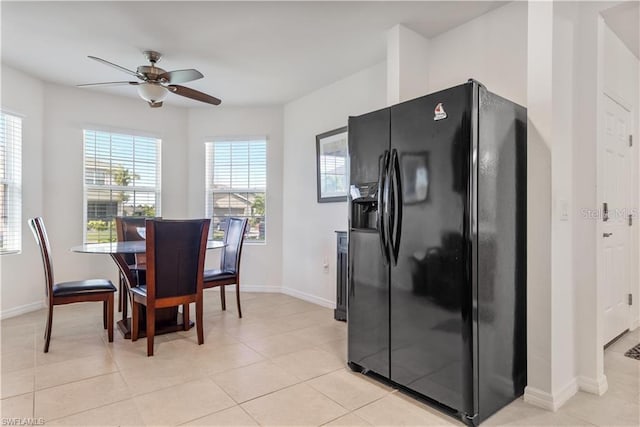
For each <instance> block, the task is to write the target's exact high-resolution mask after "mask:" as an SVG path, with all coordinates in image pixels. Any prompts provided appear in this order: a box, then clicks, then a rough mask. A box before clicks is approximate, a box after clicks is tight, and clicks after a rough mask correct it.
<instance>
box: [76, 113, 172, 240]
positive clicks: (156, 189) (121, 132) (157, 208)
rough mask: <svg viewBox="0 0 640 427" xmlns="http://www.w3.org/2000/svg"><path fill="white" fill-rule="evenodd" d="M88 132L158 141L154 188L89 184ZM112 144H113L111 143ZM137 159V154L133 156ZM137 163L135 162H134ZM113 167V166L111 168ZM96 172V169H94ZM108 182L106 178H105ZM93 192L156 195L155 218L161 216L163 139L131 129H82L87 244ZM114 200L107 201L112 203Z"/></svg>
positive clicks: (84, 215) (83, 220) (84, 238)
mask: <svg viewBox="0 0 640 427" xmlns="http://www.w3.org/2000/svg"><path fill="white" fill-rule="evenodd" d="M86 132H95V133H107V134H109V137H110V138H112V136H113V135H123V136H126V137H131V138H133V139H134V140H135V139H136V138H149V139H155V140H156V144H155V146H156V184H155V186H154V187H149V186H146V187H145V186H139V187H138V186H118V185H105V184H87V167H86V166H87V165H86V160H87V158H86V156H87V146H86ZM110 144H112V142H111V141H110ZM133 158H134V159H135V154H134V156H133ZM134 161H135V160H134ZM109 162H110V165H111V164H112V162H113V155H112V154H110V157H109ZM110 167H111V166H110ZM94 170H95V169H94ZM96 180H97V176H96V175H95V174H94V176H93V181H94V182H95V181H96ZM105 180H106V176H105ZM91 190H110V191H113V192H117V191H139V192H144V193H151V192H153V193H155V216H161V212H162V138H161V137H160V136H159V135H155V134H151V133H147V132H140V131H136V130H130V129H110V128H104V127H100V126H91V125H87V126H84V127H83V128H82V227H83V229H82V241H83V242H84V243H87V222H88V213H89V212H88V210H89V209H88V203H89V197H88V195H89V192H90V191H91ZM112 200H113V199H109V200H105V202H107V201H112Z"/></svg>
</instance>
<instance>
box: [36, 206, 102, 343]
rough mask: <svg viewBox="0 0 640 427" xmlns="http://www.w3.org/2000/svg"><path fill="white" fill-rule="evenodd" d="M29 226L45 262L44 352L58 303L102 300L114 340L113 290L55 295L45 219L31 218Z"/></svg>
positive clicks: (49, 338)
mask: <svg viewBox="0 0 640 427" xmlns="http://www.w3.org/2000/svg"><path fill="white" fill-rule="evenodd" d="M29 227H31V230H32V231H33V234H34V236H35V237H36V240H37V242H38V247H39V248H40V254H41V255H42V262H43V264H44V276H45V284H46V287H45V290H46V295H47V302H48V304H47V306H48V313H47V323H46V326H45V330H44V340H45V341H44V352H45V353H48V352H49V344H50V342H51V328H52V326H53V307H54V306H56V305H63V304H73V303H75V302H89V301H102V324H103V326H104V329H106V330H107V335H108V337H109V342H113V294H114V292H113V291H107V292H91V293H82V294H77V295H62V296H54V295H53V285H54V281H53V267H52V265H51V255H50V252H51V249H50V246H49V239H48V237H47V232H46V230H45V227H44V221H43V220H42V218H41V217H36V218H32V219H30V220H29Z"/></svg>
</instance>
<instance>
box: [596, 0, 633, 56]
mask: <svg viewBox="0 0 640 427" xmlns="http://www.w3.org/2000/svg"><path fill="white" fill-rule="evenodd" d="M602 16H603V17H604V20H605V22H606V23H607V25H608V26H609V28H611V30H612V31H613V32H614V33H616V35H617V36H618V37H620V40H622V42H623V43H624V44H625V45H626V46H627V47H628V48H629V50H630V51H631V52H632V53H633V54H634V55H635V56H636V58H638V59H640V2H638V1H637V0H635V1H628V2H624V3H622V4H620V5H618V6H616V7H612V8H611V9H607V10H605V11H604V12H602Z"/></svg>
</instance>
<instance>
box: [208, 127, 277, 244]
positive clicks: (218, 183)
mask: <svg viewBox="0 0 640 427" xmlns="http://www.w3.org/2000/svg"><path fill="white" fill-rule="evenodd" d="M206 180H207V182H206V192H207V194H206V216H207V217H209V218H211V221H212V222H211V234H212V238H213V239H215V240H221V239H222V237H223V236H224V231H225V227H226V224H227V218H228V217H241V218H242V217H244V218H248V219H249V225H248V226H247V235H246V239H247V241H250V242H251V241H252V242H265V237H266V216H265V215H266V209H265V208H266V191H267V140H266V138H245V139H237V140H229V139H225V140H214V141H213V142H207V143H206Z"/></svg>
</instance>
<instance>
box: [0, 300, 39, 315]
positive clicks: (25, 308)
mask: <svg viewBox="0 0 640 427" xmlns="http://www.w3.org/2000/svg"><path fill="white" fill-rule="evenodd" d="M41 308H45V304H44V302H42V301H36V302H32V303H30V304H25V305H21V306H18V307H13V308H9V309H7V310H2V311H1V312H0V320H4V319H9V318H11V317H16V316H20V315H21V314H26V313H31V312H32V311H38V310H40V309H41Z"/></svg>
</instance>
